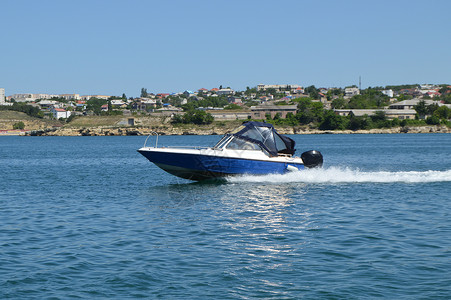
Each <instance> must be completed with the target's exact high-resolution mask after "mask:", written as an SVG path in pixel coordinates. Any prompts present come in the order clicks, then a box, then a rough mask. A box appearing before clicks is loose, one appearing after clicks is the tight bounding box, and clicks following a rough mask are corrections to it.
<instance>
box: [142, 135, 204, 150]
mask: <svg viewBox="0 0 451 300" xmlns="http://www.w3.org/2000/svg"><path fill="white" fill-rule="evenodd" d="M151 136H156V139H155V148H158V137H159V134H158V132H155V131H151V132H150V134H149V135H148V136H147V138H146V140H145V141H144V147H149V146H147V141H148V140H149V138H150V137H151ZM161 148H166V147H161ZM170 148H181V149H198V150H200V149H210V148H211V147H200V146H171V147H170Z"/></svg>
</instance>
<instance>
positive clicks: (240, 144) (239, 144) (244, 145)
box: [226, 137, 261, 150]
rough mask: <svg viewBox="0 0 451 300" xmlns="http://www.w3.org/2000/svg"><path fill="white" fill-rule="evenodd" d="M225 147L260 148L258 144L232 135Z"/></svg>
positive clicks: (235, 148) (237, 148)
mask: <svg viewBox="0 0 451 300" xmlns="http://www.w3.org/2000/svg"><path fill="white" fill-rule="evenodd" d="M226 148H227V149H233V150H261V148H260V146H259V145H257V144H254V143H251V142H248V141H245V140H242V139H240V138H237V137H233V138H232V140H231V141H230V143H228V144H227V146H226Z"/></svg>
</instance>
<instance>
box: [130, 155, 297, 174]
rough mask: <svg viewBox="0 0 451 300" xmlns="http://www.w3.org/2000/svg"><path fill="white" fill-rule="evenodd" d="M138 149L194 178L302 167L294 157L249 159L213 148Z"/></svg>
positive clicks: (162, 165)
mask: <svg viewBox="0 0 451 300" xmlns="http://www.w3.org/2000/svg"><path fill="white" fill-rule="evenodd" d="M138 152H139V153H141V154H142V155H143V156H144V157H146V158H147V159H148V160H149V161H151V162H152V163H154V164H155V165H157V166H158V167H160V168H161V169H163V170H165V171H166V172H168V173H170V174H173V175H175V176H178V177H181V178H185V179H189V180H195V181H200V180H205V179H211V178H218V177H226V176H234V175H243V174H250V175H265V174H284V173H286V172H289V171H293V170H301V169H303V168H304V165H303V164H302V162H300V161H296V160H295V159H289V158H287V159H286V160H284V159H280V158H277V159H271V158H270V157H268V158H267V159H266V160H262V159H250V158H243V157H234V156H233V155H230V153H228V155H225V154H224V155H219V154H218V152H215V151H212V150H210V152H211V153H210V154H207V153H202V151H201V150H197V151H186V152H183V151H180V150H176V151H171V150H170V149H161V148H153V149H152V148H146V149H139V150H138ZM220 154H222V153H220Z"/></svg>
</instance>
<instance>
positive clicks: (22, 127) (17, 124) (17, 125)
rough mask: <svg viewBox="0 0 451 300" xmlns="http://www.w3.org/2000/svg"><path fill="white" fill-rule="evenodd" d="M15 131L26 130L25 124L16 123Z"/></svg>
mask: <svg viewBox="0 0 451 300" xmlns="http://www.w3.org/2000/svg"><path fill="white" fill-rule="evenodd" d="M13 129H21V130H22V129H25V124H24V122H22V121H21V122H18V123H14V125H13Z"/></svg>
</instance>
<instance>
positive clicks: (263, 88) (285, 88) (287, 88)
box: [257, 84, 302, 92]
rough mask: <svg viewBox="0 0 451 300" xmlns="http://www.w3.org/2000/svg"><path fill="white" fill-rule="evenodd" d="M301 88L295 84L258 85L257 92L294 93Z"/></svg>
mask: <svg viewBox="0 0 451 300" xmlns="http://www.w3.org/2000/svg"><path fill="white" fill-rule="evenodd" d="M301 88H302V87H301V86H300V85H297V84H259V85H257V91H259V92H260V91H266V90H269V89H274V90H276V91H277V92H281V91H291V92H294V91H296V90H298V89H301Z"/></svg>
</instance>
